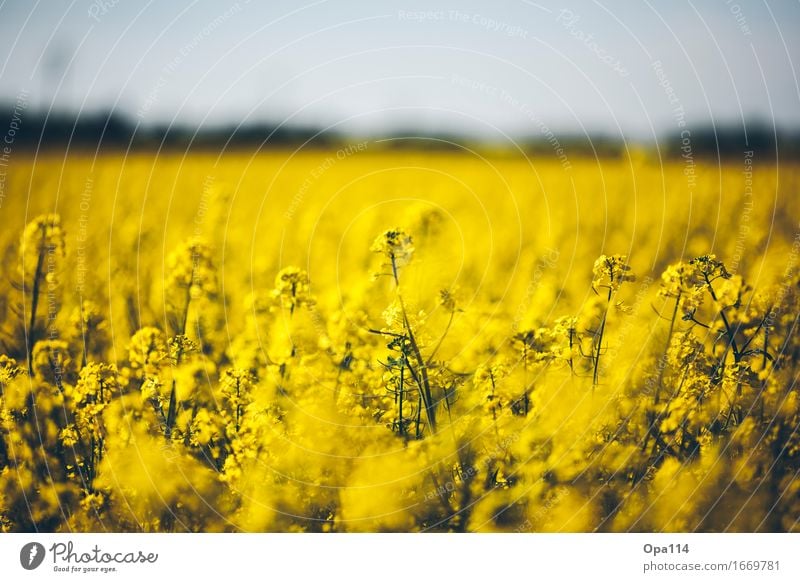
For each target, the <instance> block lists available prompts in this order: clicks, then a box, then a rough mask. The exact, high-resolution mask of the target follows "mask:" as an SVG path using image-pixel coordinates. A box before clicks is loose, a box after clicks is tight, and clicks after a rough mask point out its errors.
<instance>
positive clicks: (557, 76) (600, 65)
mask: <svg viewBox="0 0 800 582" xmlns="http://www.w3.org/2000/svg"><path fill="white" fill-rule="evenodd" d="M798 33H800V2H798V1H788V0H785V1H780V2H779V1H769V2H767V1H761V2H758V1H755V0H754V1H745V0H708V1H701V0H694V1H686V2H684V1H681V0H676V1H669V2H667V1H661V2H656V1H655V0H635V1H634V0H621V1H617V2H611V1H610V0H606V1H605V2H593V1H575V2H558V3H555V2H545V1H541V2H532V1H527V0H506V1H499V0H498V1H492V2H489V1H484V2H474V1H473V2H464V1H462V2H445V1H440V0H427V1H424V2H423V1H416V2H403V1H400V2H387V1H381V0H377V1H375V0H373V1H362V2H356V1H351V0H316V1H311V2H308V3H306V2H305V1H304V0H299V1H298V0H295V1H282V0H277V1H274V0H270V1H269V2H258V1H256V0H251V1H248V0H238V2H229V1H227V0H217V1H206V0H196V1H187V2H165V1H162V2H153V1H150V2H146V1H143V0H139V1H134V0H92V1H88V0H74V1H72V2H69V1H61V0H50V1H41V0H39V1H32V0H5V1H2V0H0V101H5V102H9V101H11V102H13V101H15V100H17V99H19V98H20V96H22V98H23V99H25V100H26V101H27V103H28V105H30V106H31V107H33V108H36V109H44V110H69V111H72V112H97V111H98V110H102V111H110V110H114V111H118V112H120V113H122V114H126V115H129V116H131V117H134V118H136V119H138V120H140V121H141V123H143V124H145V125H147V124H163V123H170V122H178V123H182V124H191V125H202V126H215V125H229V124H239V123H243V124H244V123H251V122H268V123H287V124H293V125H313V126H323V127H329V128H335V129H336V130H339V131H349V132H356V133H387V132H397V131H406V130H411V131H427V132H456V133H463V134H466V135H475V136H482V137H486V136H489V137H501V138H502V137H503V136H515V137H516V136H523V135H530V134H536V133H537V132H545V131H547V130H553V131H556V132H562V133H563V132H570V133H584V132H586V133H592V134H597V133H601V134H605V135H608V136H611V137H624V138H628V139H632V138H637V139H648V138H650V137H656V136H660V135H664V134H666V133H670V132H674V131H676V130H680V129H681V128H682V127H683V125H682V124H687V125H688V126H693V125H695V124H701V125H702V124H710V123H714V124H723V125H724V124H728V125H730V124H735V123H741V122H742V120H743V119H747V120H757V121H760V122H763V123H765V124H769V125H775V126H776V127H778V128H779V129H792V130H794V129H797V128H800V85H799V84H798V71H797V70H796V66H795V65H796V63H800V34H798Z"/></svg>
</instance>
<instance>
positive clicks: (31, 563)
mask: <svg viewBox="0 0 800 582" xmlns="http://www.w3.org/2000/svg"><path fill="white" fill-rule="evenodd" d="M44 554H45V551H44V546H43V545H42V544H40V543H39V542H30V543H28V544H25V545H24V546H22V549H21V550H20V552H19V563H20V564H22V567H23V568H25V569H26V570H35V569H36V568H38V567H39V566H41V565H42V562H44Z"/></svg>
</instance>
